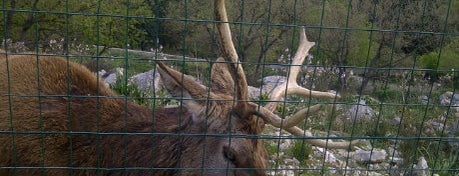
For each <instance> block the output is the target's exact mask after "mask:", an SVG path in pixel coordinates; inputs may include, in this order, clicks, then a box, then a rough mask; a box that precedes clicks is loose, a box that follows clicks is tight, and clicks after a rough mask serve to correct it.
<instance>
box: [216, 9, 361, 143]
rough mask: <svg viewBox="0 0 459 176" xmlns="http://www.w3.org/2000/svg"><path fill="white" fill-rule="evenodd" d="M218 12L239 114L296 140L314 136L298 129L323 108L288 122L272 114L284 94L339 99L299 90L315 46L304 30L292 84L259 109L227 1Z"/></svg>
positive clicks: (304, 112) (305, 111) (311, 109)
mask: <svg viewBox="0 0 459 176" xmlns="http://www.w3.org/2000/svg"><path fill="white" fill-rule="evenodd" d="M216 8H217V9H216V19H217V21H219V23H217V30H218V33H219V40H220V44H221V47H222V51H223V54H224V56H225V57H224V58H225V59H226V60H227V61H228V62H230V70H231V76H232V77H233V79H234V81H235V86H236V97H237V100H240V101H239V102H237V105H236V108H237V111H238V113H241V114H240V115H241V116H244V117H246V116H249V115H258V116H260V117H261V118H263V120H264V121H265V122H266V123H268V124H271V125H273V126H274V127H277V128H282V129H284V130H286V131H288V132H289V133H291V134H293V135H296V136H312V134H311V133H310V132H309V131H303V130H301V129H300V128H298V127H296V126H295V125H297V124H298V123H300V122H301V121H303V120H304V119H305V118H306V117H307V114H308V112H309V113H311V112H315V111H317V110H318V109H320V106H321V105H314V106H311V107H309V108H306V109H303V110H300V111H299V112H297V113H295V114H294V115H293V116H292V117H290V118H288V119H282V118H280V117H279V116H277V115H275V114H274V113H273V112H272V111H273V110H274V109H275V107H276V106H277V104H278V101H279V100H281V98H282V97H283V96H282V95H284V94H296V95H300V96H304V97H310V96H312V97H326V98H334V97H336V96H338V95H336V94H332V93H327V92H319V91H312V90H309V89H306V88H303V87H300V86H298V84H297V83H296V78H297V75H298V73H299V71H300V69H301V65H302V63H303V61H304V59H305V57H306V55H307V53H308V51H309V49H311V48H312V47H313V46H314V44H315V43H314V42H309V41H308V40H307V38H306V34H305V32H304V29H302V30H301V34H300V45H299V48H298V51H297V53H296V54H295V57H294V59H293V63H292V65H293V66H291V69H290V78H289V80H288V81H287V82H286V83H284V84H281V85H279V86H278V87H276V88H275V89H274V92H273V94H272V95H271V97H270V99H271V100H272V101H273V102H271V103H269V104H267V105H266V107H260V106H259V105H257V104H255V103H252V102H249V101H248V99H249V98H248V85H247V81H246V78H245V74H244V70H243V69H242V65H241V63H240V62H239V58H238V55H237V53H236V49H235V48H234V44H233V41H232V37H231V30H230V27H229V24H228V17H227V14H226V8H225V2H224V0H217V1H216ZM283 93H284V94H283ZM307 142H308V143H310V144H311V145H315V146H319V147H326V148H342V149H347V148H349V147H350V146H352V145H354V144H355V143H356V142H358V141H351V142H332V141H329V140H322V139H308V140H307Z"/></svg>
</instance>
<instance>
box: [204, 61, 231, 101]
mask: <svg viewBox="0 0 459 176" xmlns="http://www.w3.org/2000/svg"><path fill="white" fill-rule="evenodd" d="M224 62H225V59H223V58H221V57H219V58H218V59H217V63H215V64H213V66H212V73H211V76H212V79H211V83H210V90H211V91H212V92H213V93H221V94H226V95H231V96H234V81H233V78H232V77H231V74H230V72H229V70H228V66H227V64H226V63H224Z"/></svg>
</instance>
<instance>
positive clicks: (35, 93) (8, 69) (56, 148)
mask: <svg viewBox="0 0 459 176" xmlns="http://www.w3.org/2000/svg"><path fill="white" fill-rule="evenodd" d="M216 7H217V10H216V12H217V14H216V17H217V21H218V23H217V28H218V33H219V36H220V43H221V45H222V51H223V57H222V58H219V59H217V63H216V64H214V65H213V67H212V70H211V77H212V79H211V84H210V86H209V87H206V86H204V85H201V84H199V83H197V82H195V81H194V80H192V79H190V78H187V77H184V76H182V75H183V74H182V73H180V72H178V71H175V70H173V69H171V68H169V67H168V66H166V65H165V64H164V63H162V62H157V65H158V71H159V73H160V75H161V79H162V80H163V82H164V85H165V87H166V89H167V91H168V92H169V93H170V94H171V95H172V96H173V97H175V98H176V99H178V100H179V101H181V106H174V107H161V108H156V109H150V108H148V107H143V106H140V105H137V104H135V103H133V102H131V101H129V100H128V99H127V98H126V97H122V96H119V95H117V94H115V93H114V92H113V91H112V90H110V89H109V88H108V87H106V86H104V84H103V83H102V81H101V80H100V79H98V78H97V76H95V75H94V74H93V73H92V72H90V71H89V70H88V69H87V68H85V67H84V66H81V65H79V64H77V63H74V62H72V61H70V60H69V59H67V58H63V57H57V56H43V55H37V54H23V55H17V54H15V55H13V54H7V53H2V54H1V55H0V153H1V157H0V175H43V174H46V175H51V176H54V175H56V176H57V175H70V174H72V175H76V176H78V175H115V176H116V175H147V174H150V175H266V174H265V171H266V169H268V166H267V156H266V151H265V149H264V147H263V145H262V141H261V139H259V138H258V137H257V136H259V135H260V134H261V132H262V131H263V128H264V125H265V123H266V124H271V125H273V126H275V127H278V128H282V129H284V130H286V131H288V132H290V133H291V134H293V135H297V136H305V137H307V136H311V134H310V132H308V131H303V130H301V129H300V128H298V127H296V126H295V125H296V124H297V123H299V122H301V121H302V120H304V118H306V115H305V114H306V112H308V111H309V112H313V111H316V110H318V109H319V105H315V106H312V107H311V108H307V109H305V110H301V111H299V113H296V114H294V115H293V116H292V117H290V118H288V119H282V118H280V117H278V116H277V115H275V114H274V113H273V112H272V111H273V110H274V108H275V106H276V105H277V101H279V100H281V99H282V97H283V94H285V93H287V94H298V95H302V96H305V97H308V96H318V97H335V96H336V95H335V94H331V93H326V92H316V91H311V90H308V89H305V88H302V87H300V86H298V85H297V84H296V80H295V79H296V74H298V72H299V69H300V67H299V66H292V68H291V77H290V80H289V81H288V84H284V85H280V86H279V87H278V88H276V89H275V90H276V91H275V93H274V94H273V95H272V96H271V99H272V100H273V102H272V103H269V104H268V105H266V107H261V106H259V105H257V104H255V103H252V102H250V101H249V99H248V90H247V81H246V79H245V75H244V71H243V69H242V65H241V63H240V62H239V60H238V56H237V53H236V50H235V49H234V45H233V43H232V39H231V32H230V28H229V24H228V19H227V15H226V10H225V6H224V1H223V0H217V1H216ZM313 45H314V43H312V42H308V41H307V39H306V35H305V33H304V30H302V33H301V39H300V47H299V49H298V52H297V54H296V56H295V62H294V64H296V65H300V64H301V63H302V62H303V59H304V57H305V55H306V53H307V52H308V50H309V49H310V48H311V47H312V46H313ZM224 61H225V62H228V63H229V64H225V63H223V62H224ZM228 65H229V66H228ZM259 117H260V118H259ZM307 142H309V143H311V144H312V145H317V146H321V147H327V148H350V147H351V146H352V145H354V144H355V141H345V142H334V141H327V140H321V139H307Z"/></svg>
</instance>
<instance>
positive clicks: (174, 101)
mask: <svg viewBox="0 0 459 176" xmlns="http://www.w3.org/2000/svg"><path fill="white" fill-rule="evenodd" d="M226 6H227V11H228V15H229V24H230V27H231V30H232V35H233V41H234V43H235V44H236V46H235V47H236V50H237V52H238V55H239V57H240V60H241V61H242V65H243V67H244V71H245V72H246V77H247V80H248V83H249V86H250V88H249V90H250V92H249V94H250V99H251V101H252V102H254V103H257V104H259V105H260V106H264V105H266V104H267V103H269V102H271V100H270V99H269V98H270V93H272V90H273V88H274V87H275V86H276V85H279V84H281V83H284V82H286V81H288V78H289V77H290V76H291V75H290V72H289V70H290V69H291V68H292V59H293V58H294V55H295V52H296V50H297V48H298V43H299V36H300V35H299V32H300V31H301V29H303V28H304V29H305V30H306V34H307V37H308V39H309V41H312V42H315V46H314V47H313V48H312V49H311V50H310V51H309V54H308V55H307V57H306V60H305V62H304V63H303V64H302V65H300V66H301V71H300V73H299V75H298V79H297V81H298V83H299V84H300V85H301V86H302V87H305V88H307V89H310V90H316V91H322V92H332V93H333V92H337V93H338V95H339V96H336V97H333V98H331V99H326V98H310V97H306V98H305V97H300V96H294V95H293V96H288V95H285V96H283V100H282V101H280V102H279V104H278V105H277V107H276V108H275V110H274V112H275V114H277V115H278V116H280V117H282V118H288V117H290V116H291V115H292V114H294V113H295V112H297V111H299V110H300V109H303V108H306V107H309V106H312V105H315V104H320V105H322V107H321V109H320V110H319V111H318V112H315V113H309V112H308V114H307V115H308V118H306V119H305V120H303V121H302V122H300V123H299V124H297V127H299V128H301V129H303V130H307V131H308V132H311V133H312V134H313V136H306V137H305V136H294V135H291V134H289V133H287V132H285V131H284V130H279V129H278V128H274V127H272V126H270V125H266V126H265V127H264V129H263V132H262V133H261V134H257V133H256V132H252V133H247V134H241V133H239V132H240V131H241V130H242V131H244V130H247V129H238V126H237V125H238V121H237V120H229V121H231V122H230V123H227V122H225V123H224V126H223V127H224V130H222V131H225V133H215V132H214V131H212V130H213V129H214V126H212V125H213V124H214V123H215V122H214V120H215V119H212V118H211V115H212V114H214V113H215V112H217V111H220V112H225V109H218V108H213V105H214V104H224V101H225V100H224V99H219V98H215V97H212V96H213V95H214V94H215V93H216V92H218V93H223V94H224V93H226V92H224V91H222V90H215V89H205V90H206V96H205V98H202V97H200V98H196V97H194V98H193V97H190V96H189V95H188V94H187V92H181V93H180V95H181V96H177V94H175V96H174V95H171V94H170V93H168V91H166V89H164V87H168V86H167V85H169V84H171V83H170V82H163V83H160V82H161V81H159V77H158V76H157V74H158V71H157V65H156V63H157V61H162V62H163V63H164V64H165V65H168V66H171V67H173V69H175V70H177V71H180V72H181V73H183V74H182V76H181V78H180V79H181V83H185V82H184V81H183V79H182V78H184V77H188V76H185V74H186V75H191V76H192V77H194V80H196V82H199V83H200V84H202V85H205V86H206V87H211V84H212V81H211V80H212V78H214V77H215V75H213V74H212V72H211V67H212V66H215V65H216V64H218V63H219V62H220V61H217V58H218V57H219V56H222V55H223V54H222V53H221V50H220V48H221V46H220V44H219V43H218V38H217V37H218V32H217V28H216V24H217V21H216V20H215V19H216V17H215V15H214V14H215V3H213V2H211V1H178V0H176V1H166V0H125V1H109V0H98V1H92V0H79V1H74V0H66V1H51V0H32V1H26V0H2V2H1V24H2V27H1V29H0V32H1V33H0V36H1V39H2V43H1V47H0V105H1V106H0V175H24V174H27V175H190V174H194V175H222V174H223V175H225V174H226V175H233V174H235V175H242V173H244V172H246V171H250V172H248V173H249V175H257V174H261V175H264V174H265V175H457V174H459V153H458V151H459V139H458V134H459V132H458V127H459V94H458V87H459V71H458V70H459V2H458V1H455V0H418V1H414V0H386V1H378V0H373V1H361V0H347V1H342V0H315V1H313V0H310V1H307V0H282V1H271V0H251V1H244V0H238V1H228V2H226ZM49 57H57V58H64V60H65V64H61V65H59V64H57V65H58V67H62V68H63V69H56V68H51V67H48V66H47V65H46V64H45V63H43V62H45V61H44V60H46V59H45V58H49ZM20 58H28V59H29V60H26V61H27V63H25V61H23V62H24V63H23V65H21V64H19V65H18V62H16V61H15V60H18V59H19V60H20ZM53 62H56V63H58V62H60V61H58V60H55V61H53ZM39 63H40V64H39ZM74 63H78V64H80V65H84V66H85V67H87V68H88V69H89V70H90V71H92V72H93V73H95V75H96V77H94V78H95V79H96V81H103V82H104V84H105V85H102V84H101V87H99V86H96V88H95V89H96V90H90V92H91V93H85V94H84V91H83V90H81V91H82V92H83V93H82V92H78V91H79V88H75V84H76V83H75V82H72V81H75V80H74V78H73V75H74V73H75V72H74V70H72V69H73V68H75V67H74V65H73V64H74ZM64 67H65V68H64ZM59 70H61V71H64V72H62V73H60V72H58V71H59ZM52 71H56V73H50V72H52ZM56 75H61V77H59V78H60V79H51V80H52V81H51V82H50V81H49V80H48V78H56ZM43 76H45V77H44V78H43ZM83 78H84V77H83ZM70 79H72V81H68V80H70ZM83 80H84V79H83ZM78 81H79V80H76V82H78ZM83 82H84V81H83ZM56 85H59V86H56ZM164 85H165V86H164ZM190 86H191V87H192V86H193V85H188V83H185V87H190ZM49 87H65V90H59V91H64V92H65V93H63V92H59V91H57V90H48V89H47V88H49ZM83 87H84V86H83ZM91 88H94V87H89V88H88V89H91ZM109 89H110V90H111V91H113V92H116V93H117V95H114V94H110V93H107V91H109ZM230 92H232V91H230ZM172 94H173V93H172ZM190 100H193V101H195V102H200V103H201V105H203V106H202V107H203V109H200V111H201V112H204V114H203V115H202V116H205V117H204V119H205V120H204V124H203V126H202V128H203V130H202V131H203V132H199V133H197V132H196V131H193V130H196V129H191V131H187V130H183V131H182V130H181V129H187V125H190V124H193V120H195V119H196V118H197V117H195V116H196V114H194V115H189V113H186V112H190V109H189V107H185V106H182V105H183V104H186V103H187V102H189V101H190ZM55 101H59V102H64V104H59V106H57V104H53V102H55ZM226 101H228V100H226ZM107 102H118V103H119V104H117V105H120V106H119V107H116V108H113V107H111V108H108V110H107V107H108V106H110V105H108V104H106V103H107ZM132 102H134V103H135V104H136V105H134V104H133V103H132ZM203 102H204V103H203ZM231 103H234V104H236V103H238V102H237V101H231ZM88 105H91V106H88ZM121 105H122V106H121ZM113 106H115V105H113ZM75 109H78V110H75ZM114 109H116V110H114ZM161 109H163V110H161ZM164 109H165V110H164ZM191 111H193V110H191ZM196 111H197V110H196ZM235 111H237V110H235ZM235 111H229V110H228V112H227V114H225V115H226V116H227V115H230V116H231V117H230V119H231V118H234V117H237V116H239V115H238V114H237V113H236V112H235ZM193 112H194V111H193ZM107 114H112V115H116V116H117V117H113V118H108V117H107ZM164 114H165V115H164ZM139 116H142V118H143V119H142V118H139ZM54 117H59V118H57V121H54V120H56V119H53V118H54ZM83 117H88V118H83ZM110 117H112V116H110ZM206 117H209V118H206ZM83 119H85V120H83ZM139 119H141V120H144V121H145V123H139V122H140V121H141V120H139ZM145 119H148V120H145ZM222 119H227V118H222ZM166 121H167V123H166ZM260 121H261V120H260V119H258V118H257V122H256V123H257V124H258V122H260ZM107 122H110V124H111V126H116V129H110V128H108V127H106V126H105V125H107ZM133 124H135V125H133ZM163 124H169V126H161V125H163ZM260 124H261V123H260ZM257 128H259V127H257ZM174 130H175V131H174ZM165 139H171V140H169V141H175V142H170V143H167V140H165ZM222 139H224V140H222ZM257 139H262V140H263V142H262V145H261V146H262V147H263V148H265V149H266V156H264V155H262V154H260V153H258V152H257V151H258V148H257V146H249V147H248V148H237V147H238V146H240V145H241V144H240V143H241V141H246V142H247V141H250V142H253V141H255V140H257ZM311 139H327V140H329V141H341V142H342V141H349V140H359V141H360V143H359V144H357V145H356V148H352V147H349V148H347V149H325V148H321V147H317V146H312V145H310V144H309V143H308V140H311ZM225 140H226V141H227V143H228V145H223V144H221V141H225ZM164 141H166V142H164ZM193 141H194V142H193ZM196 141H200V142H196ZM160 142H163V143H160ZM247 143H249V142H247ZM250 144H253V143H250ZM255 144H256V142H255ZM188 145H192V146H193V147H188ZM222 145H223V146H224V147H223V149H222V147H221V146H222ZM145 148H147V149H148V150H142V149H145ZM163 151H168V152H163ZM244 151H251V153H241V152H244ZM159 152H161V153H159ZM238 152H239V153H238ZM221 153H223V154H221ZM85 154H95V155H96V156H92V155H88V156H86V155H85ZM217 155H218V156H220V155H222V156H221V157H224V158H225V159H226V161H225V162H222V161H220V160H218V158H220V157H217ZM259 157H261V158H266V160H267V161H268V162H267V166H265V168H262V169H263V170H262V171H258V170H257V169H260V168H254V167H255V166H258V165H257V164H259V163H257V161H256V160H257V159H256V158H259ZM85 158H86V159H87V160H86V159H85ZM118 160H119V161H118ZM165 163H167V164H168V165H167V166H166V164H165ZM190 163H192V164H190ZM221 163H224V164H223V165H219V164H221ZM156 166H161V167H156ZM238 173H239V174H238Z"/></svg>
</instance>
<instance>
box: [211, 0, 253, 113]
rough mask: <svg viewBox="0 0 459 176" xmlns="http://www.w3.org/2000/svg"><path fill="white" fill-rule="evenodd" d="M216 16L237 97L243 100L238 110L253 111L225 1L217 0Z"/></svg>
mask: <svg viewBox="0 0 459 176" xmlns="http://www.w3.org/2000/svg"><path fill="white" fill-rule="evenodd" d="M216 3H217V4H216V8H217V10H216V18H217V21H219V22H218V23H217V30H218V33H219V40H220V44H221V45H222V51H223V54H224V56H225V57H224V58H225V59H226V60H227V61H229V62H230V65H231V66H230V69H231V76H232V77H233V79H234V81H235V82H236V84H235V85H236V91H235V92H236V98H237V100H240V101H241V102H238V103H237V108H238V112H242V113H246V114H248V113H250V112H251V111H250V110H249V108H248V105H247V103H248V100H249V94H248V84H247V80H246V78H245V73H244V70H243V69H242V64H241V63H240V62H239V57H238V55H237V52H236V49H235V48H234V44H233V40H232V37H231V29H230V27H229V23H228V16H227V14H226V8H225V1H224V0H217V2H216Z"/></svg>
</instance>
